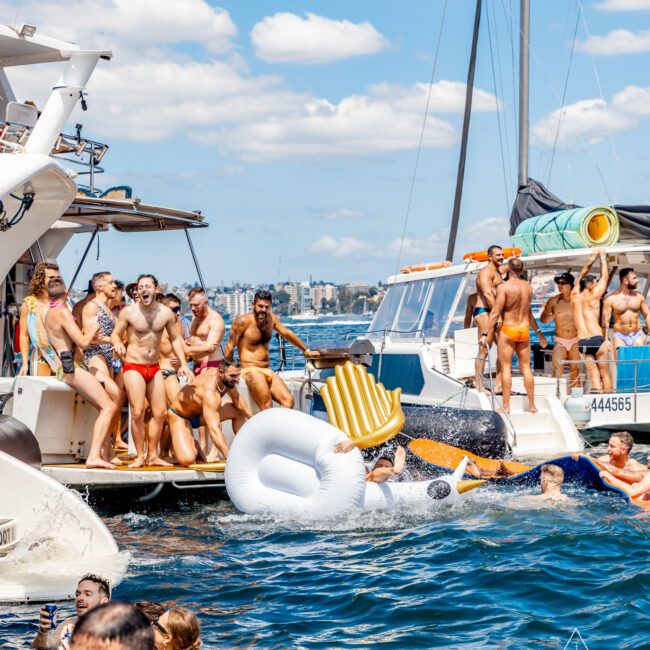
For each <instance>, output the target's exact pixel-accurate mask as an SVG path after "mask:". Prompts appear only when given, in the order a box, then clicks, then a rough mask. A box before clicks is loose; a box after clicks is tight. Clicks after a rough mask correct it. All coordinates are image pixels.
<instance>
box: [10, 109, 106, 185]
mask: <svg viewBox="0 0 650 650" xmlns="http://www.w3.org/2000/svg"><path fill="white" fill-rule="evenodd" d="M32 128H33V127H31V126H27V125H25V124H21V123H19V122H10V121H5V122H0V153H10V152H20V151H22V149H23V147H24V146H25V144H26V143H27V140H28V139H29V135H30V133H31V132H32ZM76 129H77V132H76V134H75V135H71V134H69V133H60V134H59V137H58V138H57V140H56V142H55V144H54V147H53V148H52V152H51V155H52V156H53V157H55V158H56V159H57V160H60V161H65V162H69V163H72V164H73V165H77V166H78V167H81V168H82V171H77V174H78V175H79V176H84V175H87V176H89V183H88V184H87V185H85V186H84V185H82V186H81V187H84V188H85V189H87V190H88V191H89V192H90V193H95V191H96V188H95V182H94V181H95V175H96V174H102V173H103V172H104V168H103V167H101V166H100V163H101V161H102V158H103V157H104V156H105V155H106V152H107V151H108V148H109V147H108V145H107V144H104V143H103V142H98V141H96V140H90V139H89V138H85V137H83V136H82V135H81V124H77V125H76Z"/></svg>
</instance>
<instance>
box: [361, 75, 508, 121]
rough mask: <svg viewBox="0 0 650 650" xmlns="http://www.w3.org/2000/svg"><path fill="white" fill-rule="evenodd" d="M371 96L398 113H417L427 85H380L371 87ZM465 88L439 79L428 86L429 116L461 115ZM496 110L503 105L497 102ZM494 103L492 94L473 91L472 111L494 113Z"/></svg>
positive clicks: (495, 104) (460, 84) (426, 92)
mask: <svg viewBox="0 0 650 650" xmlns="http://www.w3.org/2000/svg"><path fill="white" fill-rule="evenodd" d="M369 90H370V95H371V96H372V97H374V98H375V99H376V100H378V101H384V102H387V103H390V104H391V105H392V106H395V107H396V108H399V109H401V110H407V111H416V112H417V111H420V112H422V111H423V109H424V107H425V106H426V101H427V94H428V92H429V84H427V83H415V84H413V85H412V86H400V85H397V84H389V83H380V84H374V85H372V86H370V88H369ZM465 91H466V84H465V83H464V82H462V81H448V80H446V79H442V80H441V81H438V82H436V83H434V84H433V85H432V86H431V100H430V103H429V108H430V110H431V112H432V113H461V112H462V111H463V110H464V108H465ZM498 106H499V108H501V106H502V104H501V102H500V101H499V103H498ZM496 107H497V101H496V98H495V96H494V95H493V94H492V93H489V92H487V91H485V90H481V89H480V88H474V92H473V93H472V111H493V110H495V108H496Z"/></svg>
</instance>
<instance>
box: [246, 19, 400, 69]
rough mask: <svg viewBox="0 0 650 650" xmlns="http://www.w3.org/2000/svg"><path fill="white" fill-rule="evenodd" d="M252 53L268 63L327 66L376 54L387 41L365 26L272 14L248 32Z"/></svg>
mask: <svg viewBox="0 0 650 650" xmlns="http://www.w3.org/2000/svg"><path fill="white" fill-rule="evenodd" d="M251 40H252V41H253V45H254V46H255V53H256V54H257V56H258V57H259V58H260V59H263V60H264V61H268V62H269V63H302V64H309V63H329V62H331V61H338V60H340V59H347V58H349V57H353V56H361V55H365V54H376V53H377V52H380V51H381V50H383V49H384V48H385V47H387V46H388V41H387V39H386V38H384V37H383V36H382V35H381V34H380V33H379V32H378V31H377V30H376V29H375V28H374V27H373V26H372V25H371V24H370V23H369V22H367V21H366V22H363V23H353V22H350V21H349V20H331V19H330V18H325V17H323V16H318V15H316V14H312V13H307V17H306V18H302V17H301V16H297V15H296V14H291V13H285V12H281V13H276V14H274V15H273V16H267V17H266V18H264V19H263V20H261V21H260V22H258V23H257V24H256V25H255V26H254V27H253V29H252V30H251Z"/></svg>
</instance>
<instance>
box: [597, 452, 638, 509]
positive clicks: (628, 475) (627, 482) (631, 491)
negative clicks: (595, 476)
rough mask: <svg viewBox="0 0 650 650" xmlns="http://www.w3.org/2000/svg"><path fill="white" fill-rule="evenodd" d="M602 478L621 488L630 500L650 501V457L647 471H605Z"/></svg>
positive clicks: (601, 474)
mask: <svg viewBox="0 0 650 650" xmlns="http://www.w3.org/2000/svg"><path fill="white" fill-rule="evenodd" d="M600 476H601V477H602V478H604V479H607V480H608V481H609V483H611V484H612V485H614V486H615V487H618V488H620V489H621V490H623V492H625V493H626V494H627V495H628V496H629V497H630V499H639V500H641V501H650V456H648V464H647V467H646V469H645V471H641V470H639V471H629V470H628V471H623V472H621V471H618V472H616V471H607V470H603V471H602V472H601V473H600Z"/></svg>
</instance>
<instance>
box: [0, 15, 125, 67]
mask: <svg viewBox="0 0 650 650" xmlns="http://www.w3.org/2000/svg"><path fill="white" fill-rule="evenodd" d="M80 51H81V48H80V47H79V46H78V45H75V44H74V43H68V42H67V41H61V40H59V39H57V38H50V37H49V36H43V35H41V34H39V33H38V30H37V31H36V33H35V34H34V35H33V36H21V35H20V30H19V29H14V28H13V27H10V26H9V25H2V24H0V67H3V68H6V67H10V66H17V65H30V64H33V63H53V62H56V61H66V60H67V59H69V58H70V56H71V55H72V54H74V53H75V52H80ZM100 55H101V57H102V58H104V59H110V58H111V57H112V53H111V52H110V51H102V52H101V54H100Z"/></svg>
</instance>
